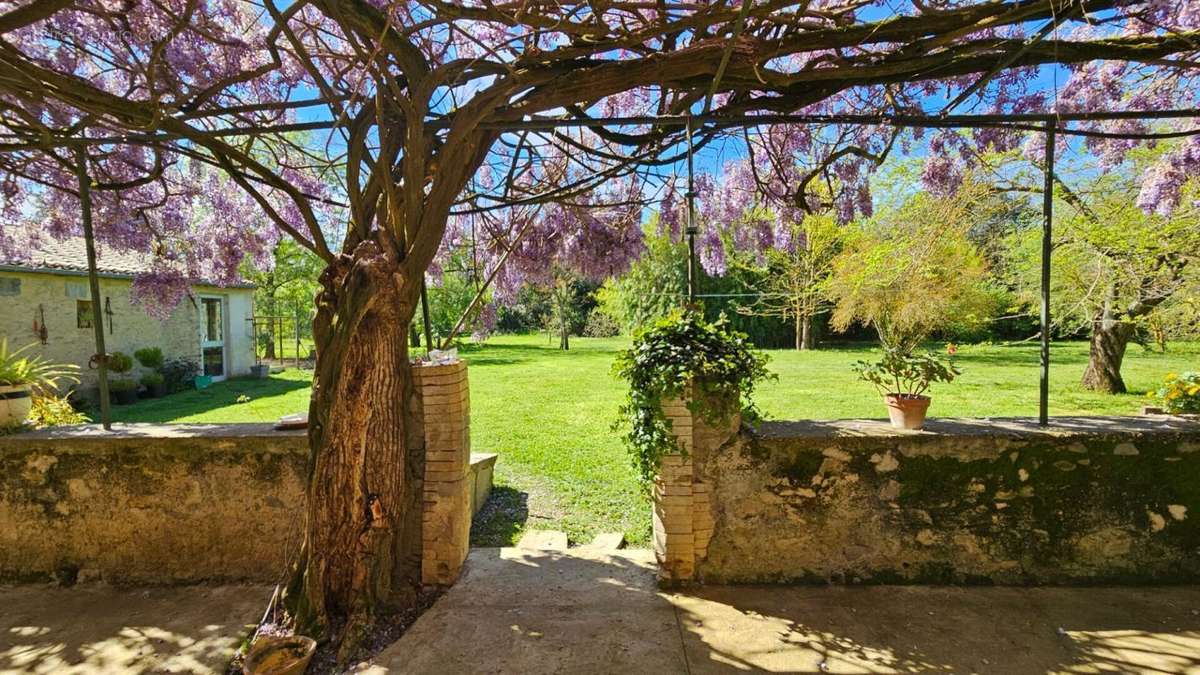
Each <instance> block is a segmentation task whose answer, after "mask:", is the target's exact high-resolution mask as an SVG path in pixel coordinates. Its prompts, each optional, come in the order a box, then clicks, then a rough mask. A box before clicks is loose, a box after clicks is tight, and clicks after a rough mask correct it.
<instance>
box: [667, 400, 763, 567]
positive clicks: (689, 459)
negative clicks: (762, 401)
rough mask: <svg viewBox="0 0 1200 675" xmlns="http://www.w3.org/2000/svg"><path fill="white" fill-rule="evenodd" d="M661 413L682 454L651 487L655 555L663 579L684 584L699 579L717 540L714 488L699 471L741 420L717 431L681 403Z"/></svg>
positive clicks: (674, 456) (671, 404)
mask: <svg viewBox="0 0 1200 675" xmlns="http://www.w3.org/2000/svg"><path fill="white" fill-rule="evenodd" d="M663 412H664V414H665V415H666V417H667V420H668V421H669V422H670V424H671V433H672V435H673V436H674V437H675V440H676V443H677V444H678V445H679V446H680V448H681V449H682V450H683V452H682V453H680V454H672V455H667V456H666V457H664V458H663V461H662V466H661V467H660V470H659V475H658V476H657V478H656V479H655V481H654V486H653V497H654V499H653V514H654V521H653V531H654V551H655V557H656V558H657V560H658V573H659V578H660V579H661V580H663V581H664V582H668V583H671V582H683V581H687V580H690V579H692V578H693V577H694V576H695V569H696V562H697V561H698V560H703V559H704V558H705V556H707V554H708V546H709V541H710V539H711V538H712V535H713V527H714V521H713V510H712V500H711V487H712V483H711V481H710V480H709V479H708V477H707V476H705V475H704V474H703V473H702V472H701V471H698V470H697V469H698V467H704V466H707V460H708V457H709V456H710V455H711V454H712V453H714V452H718V451H719V449H720V448H721V447H722V445H723V444H724V443H726V442H727V441H728V440H729V439H730V438H732V437H734V434H735V430H736V429H737V428H738V426H740V424H741V420H740V419H733V420H730V421H729V425H728V426H726V427H725V428H722V429H718V428H714V427H713V426H712V425H710V424H708V423H706V422H705V421H704V419H702V418H699V417H697V416H695V415H694V414H693V413H692V411H691V410H689V409H688V404H687V402H686V401H683V400H672V401H668V402H666V403H665V404H664V405H663Z"/></svg>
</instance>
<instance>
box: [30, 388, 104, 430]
mask: <svg viewBox="0 0 1200 675" xmlns="http://www.w3.org/2000/svg"><path fill="white" fill-rule="evenodd" d="M28 421H29V423H30V424H32V425H33V426H34V428H37V429H42V428H45V427H57V426H66V425H69V424H87V423H88V422H89V421H91V420H89V419H88V417H87V415H84V414H83V413H81V412H79V411H78V410H76V409H75V406H73V405H71V402H70V401H69V400H67V397H66V396H53V395H47V396H37V397H34V399H33V408H32V409H31V410H30V411H29V419H28Z"/></svg>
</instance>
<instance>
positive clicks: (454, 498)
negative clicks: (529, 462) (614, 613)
mask: <svg viewBox="0 0 1200 675" xmlns="http://www.w3.org/2000/svg"><path fill="white" fill-rule="evenodd" d="M414 372H415V373H416V384H417V391H418V393H419V394H421V396H420V401H421V403H422V406H421V407H422V408H423V410H424V419H425V443H426V452H427V453H428V454H427V456H426V463H425V467H426V471H425V479H424V486H423V489H424V514H423V519H424V527H423V539H424V542H423V548H424V550H423V558H422V562H423V565H422V577H423V581H424V582H425V583H427V584H439V585H447V584H451V583H453V582H454V581H455V580H456V579H457V578H458V574H459V572H460V571H461V569H462V564H463V561H464V560H465V559H466V555H467V550H468V547H469V545H470V527H471V515H472V514H471V498H472V491H473V490H476V491H477V492H478V493H479V494H481V495H486V494H487V492H488V490H487V489H486V486H481V485H478V482H479V481H480V480H486V481H487V483H488V486H490V480H491V466H492V464H493V463H494V462H495V456H494V455H490V456H480V457H479V462H478V466H479V467H480V471H481V472H486V476H484V475H480V476H478V477H475V476H473V471H474V467H473V464H472V460H471V454H470V431H469V417H470V414H469V410H470V402H469V399H468V386H467V384H468V383H467V369H466V364H465V363H456V364H453V365H449V366H423V367H417V368H414ZM307 461H308V440H307V438H306V435H305V433H304V432H303V431H283V432H280V431H274V430H273V429H272V428H271V426H270V425H268V424H220V425H213V424H208V425H198V424H190V425H150V424H121V425H114V431H113V432H111V433H106V432H104V431H103V430H101V429H100V428H99V427H98V426H82V427H64V428H58V429H48V430H43V431H37V432H30V433H24V434H17V435H10V436H0V583H6V582H20V581H47V580H57V581H60V582H63V583H73V582H74V581H76V580H104V581H107V582H110V583H116V584H159V583H193V582H200V581H215V582H223V581H259V582H274V581H277V580H279V579H280V578H281V577H282V575H283V574H284V572H285V571H286V569H287V567H288V564H289V563H290V557H291V556H292V555H293V554H294V553H295V551H296V550H298V548H299V545H300V542H301V538H302V536H303V529H302V528H303V525H304V494H305V487H306V485H305V482H306V478H305V476H306V465H307ZM473 478H478V479H479V480H473Z"/></svg>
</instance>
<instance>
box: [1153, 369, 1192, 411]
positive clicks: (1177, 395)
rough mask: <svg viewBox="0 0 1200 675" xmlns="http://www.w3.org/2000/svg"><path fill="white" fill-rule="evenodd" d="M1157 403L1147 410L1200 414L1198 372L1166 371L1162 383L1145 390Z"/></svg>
mask: <svg viewBox="0 0 1200 675" xmlns="http://www.w3.org/2000/svg"><path fill="white" fill-rule="evenodd" d="M1146 396H1147V397H1149V398H1153V399H1157V400H1158V405H1157V406H1154V407H1153V408H1151V409H1150V410H1148V411H1147V412H1150V411H1153V412H1156V413H1167V414H1169V415H1200V372H1195V371H1188V372H1186V373H1180V374H1175V373H1168V374H1167V376H1166V377H1165V378H1164V379H1163V383H1162V385H1161V386H1160V387H1159V388H1158V389H1155V390H1151V391H1148V392H1146Z"/></svg>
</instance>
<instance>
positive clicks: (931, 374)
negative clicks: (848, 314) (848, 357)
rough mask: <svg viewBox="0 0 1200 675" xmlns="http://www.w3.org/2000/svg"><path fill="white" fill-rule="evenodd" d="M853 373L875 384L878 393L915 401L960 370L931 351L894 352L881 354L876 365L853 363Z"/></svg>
mask: <svg viewBox="0 0 1200 675" xmlns="http://www.w3.org/2000/svg"><path fill="white" fill-rule="evenodd" d="M853 368H854V371H855V372H857V373H858V376H859V377H860V378H862V379H863V380H864V381H866V382H870V383H871V384H873V385H875V388H876V389H878V390H879V393H880V394H883V395H887V394H899V395H900V396H904V397H908V398H915V397H917V396H921V395H923V394H924V393H925V392H926V391H928V390H929V385H931V384H933V383H934V382H949V381H951V380H953V379H954V378H955V376H957V375H960V374H961V373H962V371H960V370H959V369H958V368H957V367H955V365H954V364H953V363H951V362H950V359H948V358H942V357H941V356H938V355H937V354H934V353H933V352H929V353H927V354H906V353H904V352H903V351H901V350H898V349H888V350H886V351H884V353H883V358H881V359H880V360H879V361H877V362H876V363H867V362H866V361H857V362H855V364H854V366H853Z"/></svg>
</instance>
